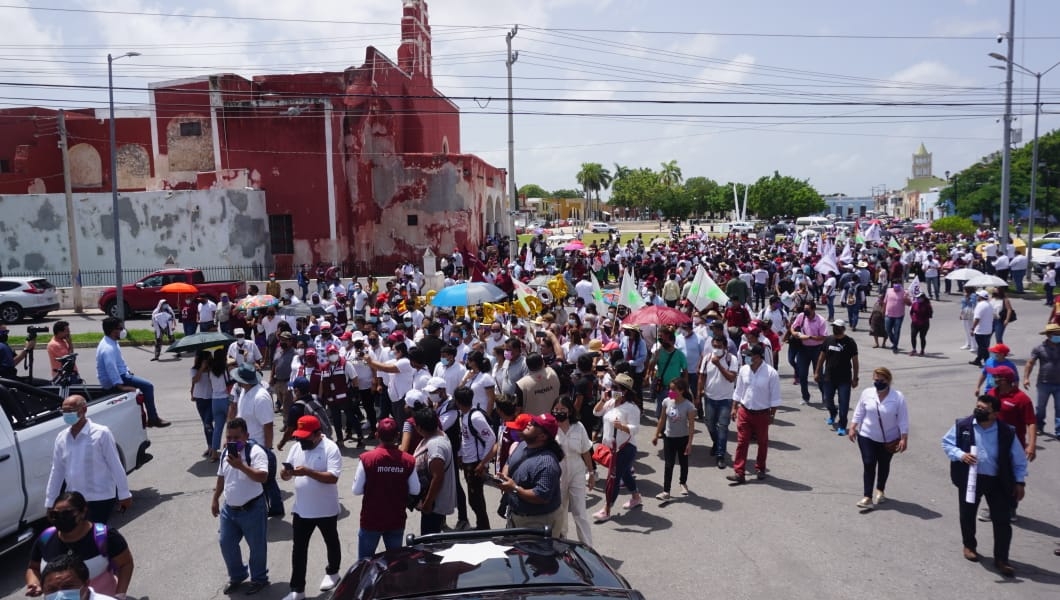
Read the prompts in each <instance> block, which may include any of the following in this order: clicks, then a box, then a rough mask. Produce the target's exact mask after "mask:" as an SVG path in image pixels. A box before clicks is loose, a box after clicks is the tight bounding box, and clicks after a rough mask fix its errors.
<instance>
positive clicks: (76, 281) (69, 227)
mask: <svg viewBox="0 0 1060 600" xmlns="http://www.w3.org/2000/svg"><path fill="white" fill-rule="evenodd" d="M59 150H61V151H62V154H63V192H64V193H65V194H66V236H67V238H68V241H67V243H68V244H70V285H71V286H72V287H73V288H74V311H76V312H83V311H84V310H85V305H84V303H83V302H82V299H81V263H80V261H79V260H78V258H77V225H76V224H75V223H74V190H73V183H72V182H71V181H70V148H69V144H68V143H67V139H66V113H65V112H64V111H62V110H60V111H59Z"/></svg>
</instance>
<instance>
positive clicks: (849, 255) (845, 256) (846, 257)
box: [839, 241, 854, 264]
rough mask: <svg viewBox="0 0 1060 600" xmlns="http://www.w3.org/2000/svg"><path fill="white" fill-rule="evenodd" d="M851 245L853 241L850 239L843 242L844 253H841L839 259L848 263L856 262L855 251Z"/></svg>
mask: <svg viewBox="0 0 1060 600" xmlns="http://www.w3.org/2000/svg"><path fill="white" fill-rule="evenodd" d="M850 246H851V243H850V242H849V241H847V242H846V243H844V244H843V253H842V254H841V255H839V260H840V261H842V262H844V263H846V264H850V263H852V262H854V253H853V252H852V251H851V249H850Z"/></svg>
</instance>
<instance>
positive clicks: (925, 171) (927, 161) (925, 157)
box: [913, 142, 931, 179]
mask: <svg viewBox="0 0 1060 600" xmlns="http://www.w3.org/2000/svg"><path fill="white" fill-rule="evenodd" d="M921 177H931V153H930V152H928V151H927V148H925V147H924V142H920V148H919V149H918V150H917V151H916V154H914V155H913V179H919V178H921Z"/></svg>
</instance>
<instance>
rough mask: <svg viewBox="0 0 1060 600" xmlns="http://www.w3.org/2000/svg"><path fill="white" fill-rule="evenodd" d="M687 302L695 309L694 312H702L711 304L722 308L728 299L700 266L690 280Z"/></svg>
mask: <svg viewBox="0 0 1060 600" xmlns="http://www.w3.org/2000/svg"><path fill="white" fill-rule="evenodd" d="M688 301H689V302H691V303H692V306H695V307H696V310H703V308H704V307H705V306H706V305H707V304H710V303H711V302H717V303H718V304H719V305H721V306H724V305H726V304H728V302H729V297H728V296H726V295H725V292H723V291H721V288H720V287H718V284H716V283H714V280H713V279H711V278H710V275H707V270H706V269H704V268H703V266H702V265H700V267H699V268H698V269H697V270H696V276H695V278H693V279H692V286H691V287H689V288H688Z"/></svg>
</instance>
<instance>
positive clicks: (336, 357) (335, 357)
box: [328, 354, 339, 363]
mask: <svg viewBox="0 0 1060 600" xmlns="http://www.w3.org/2000/svg"><path fill="white" fill-rule="evenodd" d="M328 362H333V363H337V362H339V355H338V354H329V355H328Z"/></svg>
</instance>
